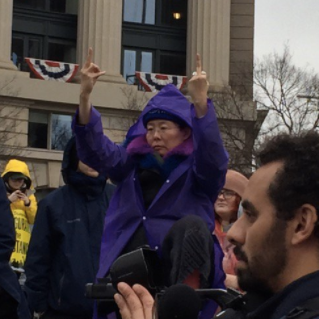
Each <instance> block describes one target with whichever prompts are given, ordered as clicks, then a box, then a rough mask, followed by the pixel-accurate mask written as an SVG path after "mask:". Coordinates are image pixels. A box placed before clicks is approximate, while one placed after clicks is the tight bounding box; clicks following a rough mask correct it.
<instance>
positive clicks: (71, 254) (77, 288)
mask: <svg viewBox="0 0 319 319" xmlns="http://www.w3.org/2000/svg"><path fill="white" fill-rule="evenodd" d="M62 175H63V179H64V182H65V184H66V185H65V186H63V187H61V188H59V189H57V190H55V191H53V192H52V193H50V194H49V195H48V196H46V197H45V198H44V199H42V200H41V201H40V203H39V208H38V213H37V217H36V220H35V224H34V228H33V232H32V236H31V241H30V246H29V251H28V255H27V259H26V265H25V271H26V277H27V279H26V283H25V291H26V294H27V299H28V302H29V307H30V309H31V311H32V312H36V313H37V314H40V316H41V318H46V319H47V318H50V319H53V318H63V319H68V318H77V319H89V318H91V317H92V312H93V301H91V300H89V299H86V298H85V285H86V284H87V283H90V282H93V281H94V280H95V275H96V272H97V270H98V265H99V256H100V244H101V236H102V232H103V226H104V217H105V213H106V210H107V207H108V204H109V200H110V198H111V196H112V193H113V188H114V186H113V185H111V184H108V183H106V180H107V178H106V177H105V176H101V175H99V174H98V172H96V171H95V170H93V169H91V168H90V167H88V166H87V165H85V164H83V163H82V162H80V161H79V160H78V157H77V154H76V145H75V139H74V138H71V140H70V141H69V143H68V144H67V146H66V149H65V151H64V156H63V163H62Z"/></svg>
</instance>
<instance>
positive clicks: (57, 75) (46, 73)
mask: <svg viewBox="0 0 319 319" xmlns="http://www.w3.org/2000/svg"><path fill="white" fill-rule="evenodd" d="M25 60H26V62H27V63H28V65H29V67H30V69H31V70H32V72H33V73H34V74H35V76H36V77H38V78H39V79H41V80H51V81H60V82H70V81H71V80H72V78H73V77H74V76H75V74H76V72H77V70H78V68H79V65H78V64H72V63H64V62H55V61H49V60H40V59H33V58H25Z"/></svg>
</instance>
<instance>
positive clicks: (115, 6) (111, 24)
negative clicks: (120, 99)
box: [1, 0, 126, 83]
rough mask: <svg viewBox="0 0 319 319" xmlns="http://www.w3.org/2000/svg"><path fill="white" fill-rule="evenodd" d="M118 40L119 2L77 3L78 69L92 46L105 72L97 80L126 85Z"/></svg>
mask: <svg viewBox="0 0 319 319" xmlns="http://www.w3.org/2000/svg"><path fill="white" fill-rule="evenodd" d="M1 1H2V0H1ZM121 39H122V1H121V0H89V1H88V0H79V4H78V38H77V61H78V63H79V64H80V66H82V65H83V63H84V61H85V59H86V57H87V53H88V48H89V47H92V48H93V61H94V63H95V64H97V65H98V66H99V67H100V69H101V70H103V71H106V74H105V75H103V76H101V77H100V78H99V81H105V82H113V83H126V82H125V80H124V78H123V76H122V75H121V74H120V68H121V45H122V43H121Z"/></svg>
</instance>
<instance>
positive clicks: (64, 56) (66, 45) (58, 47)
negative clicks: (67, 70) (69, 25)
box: [48, 40, 76, 63]
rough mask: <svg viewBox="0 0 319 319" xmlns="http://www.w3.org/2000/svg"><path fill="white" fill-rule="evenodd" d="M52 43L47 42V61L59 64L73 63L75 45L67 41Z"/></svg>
mask: <svg viewBox="0 0 319 319" xmlns="http://www.w3.org/2000/svg"><path fill="white" fill-rule="evenodd" d="M53 41H54V40H53ZM53 41H52V42H51V41H50V42H49V50H48V59H49V60H53V61H59V62H66V63H74V61H75V58H76V47H75V44H74V43H72V42H71V43H70V42H67V41H63V42H62V41H58V40H56V41H54V42H53Z"/></svg>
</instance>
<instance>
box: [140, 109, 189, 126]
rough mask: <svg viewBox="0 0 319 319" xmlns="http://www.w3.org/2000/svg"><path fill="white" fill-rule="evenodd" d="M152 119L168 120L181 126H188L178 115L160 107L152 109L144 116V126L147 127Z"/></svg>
mask: <svg viewBox="0 0 319 319" xmlns="http://www.w3.org/2000/svg"><path fill="white" fill-rule="evenodd" d="M151 120H167V121H172V122H174V123H176V124H178V125H179V126H181V127H184V126H187V124H186V123H185V122H184V121H183V120H182V119H181V118H179V117H178V116H176V115H174V114H172V113H169V112H167V111H164V110H160V109H153V110H150V111H149V112H147V113H146V114H145V115H144V117H143V124H144V127H146V125H147V123H148V122H149V121H151Z"/></svg>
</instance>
